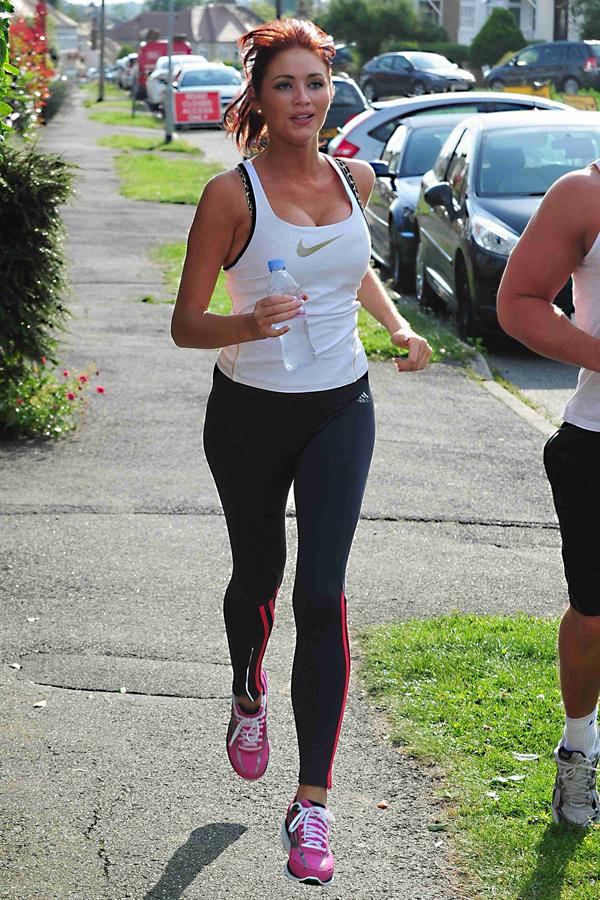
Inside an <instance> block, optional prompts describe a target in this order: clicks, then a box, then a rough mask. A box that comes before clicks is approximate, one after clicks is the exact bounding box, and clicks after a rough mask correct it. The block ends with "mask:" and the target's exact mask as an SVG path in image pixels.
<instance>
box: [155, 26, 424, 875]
mask: <svg viewBox="0 0 600 900" xmlns="http://www.w3.org/2000/svg"><path fill="white" fill-rule="evenodd" d="M240 47H241V51H242V58H243V62H244V69H245V74H246V87H245V90H244V92H243V94H242V95H241V96H240V97H239V98H238V100H237V101H235V102H234V103H233V104H232V105H231V106H230V107H229V109H228V110H227V113H226V116H225V125H226V128H227V129H228V130H229V131H230V132H231V133H232V134H233V135H234V136H235V139H236V141H237V145H238V147H239V148H240V150H241V151H243V152H244V154H245V155H247V156H248V155H250V154H251V153H252V152H253V151H254V150H256V149H260V148H262V152H260V153H258V155H256V156H255V157H254V158H253V159H252V161H250V160H247V161H246V162H244V163H243V164H241V165H240V166H238V167H237V168H236V169H234V170H232V171H229V172H225V173H223V174H221V175H218V176H217V177H216V178H213V179H212V181H210V182H209V183H208V184H207V186H206V188H205V190H204V192H203V194H202V198H201V200H200V203H199V205H198V209H197V212H196V216H195V219H194V223H193V225H192V228H191V231H190V235H189V239H188V252H187V256H186V261H185V266H184V270H183V275H182V279H181V286H180V289H179V296H178V298H177V304H176V307H175V312H174V315H173V324H172V334H173V339H174V341H175V343H176V344H178V345H179V346H181V347H198V348H217V347H220V348H221V350H220V352H219V354H218V357H217V364H216V367H215V372H214V380H213V386H212V391H211V394H210V397H209V400H208V405H207V410H206V421H205V427H204V447H205V451H206V457H207V460H208V463H209V466H210V468H211V471H212V474H213V477H214V479H215V482H216V485H217V489H218V491H219V496H220V498H221V502H222V504H223V510H224V512H225V517H226V520H227V527H228V531H229V538H230V542H231V550H232V556H233V573H232V576H231V581H230V582H229V585H228V587H227V591H226V593H225V601H224V615H225V625H226V630H227V638H228V642H229V650H230V654H231V662H232V668H233V697H232V704H231V720H230V724H229V729H228V732H227V752H228V755H229V759H230V762H231V765H232V766H233V768H234V770H235V771H236V772H237V774H238V775H240V776H241V777H242V778H246V779H256V778H260V777H261V776H262V775H263V774H264V772H265V769H266V767H267V762H268V758H269V742H268V738H267V718H266V717H267V690H268V683H267V676H266V673H265V670H264V668H263V657H264V653H265V649H266V646H267V642H268V640H269V635H270V633H271V629H272V627H273V617H274V613H275V599H276V597H277V591H278V590H279V586H280V584H281V580H282V578H283V570H284V565H285V557H286V547H285V509H286V501H287V497H288V492H289V489H290V487H291V485H292V484H293V485H294V494H295V503H296V520H297V528H298V557H297V564H296V578H295V583H294V591H293V608H294V616H295V622H296V629H297V640H296V650H295V655H294V664H293V672H292V703H293V708H294V716H295V721H296V730H297V736H298V744H299V754H300V776H299V786H298V789H297V791H296V793H295V796H294V799H293V800H292V802H291V803H290V805H289V807H288V810H287V813H286V816H285V819H284V822H283V825H282V839H283V843H284V847H285V848H286V850H288V851H289V860H288V862H287V864H286V867H285V872H286V874H287V875H288V877H290V878H292V879H295V880H298V881H308V882H313V883H319V884H327V883H329V882H330V881H331V879H332V877H333V856H332V854H331V852H330V850H329V824H330V823H331V822H332V821H333V817H332V815H331V814H330V812H329V810H328V808H327V790H328V788H330V787H331V772H332V766H333V758H334V755H335V751H336V747H337V743H338V738H339V734H340V728H341V724H342V716H343V712H344V706H345V701H346V694H347V690H348V681H349V677H350V651H349V646H348V632H347V625H346V595H345V587H344V579H345V573H346V563H347V560H348V555H349V552H350V547H351V544H352V539H353V536H354V531H355V529H356V524H357V522H358V518H359V513H360V506H361V502H362V497H363V493H364V489H365V484H366V480H367V474H368V471H369V465H370V462H371V455H372V451H373V441H374V436H375V426H374V412H373V400H372V396H371V391H370V388H369V381H368V375H367V359H366V356H365V352H364V350H363V347H362V344H361V342H360V339H359V337H358V332H357V314H358V309H359V306H360V305H361V304H362V306H364V307H365V309H367V310H369V312H371V313H372V314H373V316H375V318H376V319H377V320H378V321H379V322H381V324H382V325H384V326H385V327H386V328H387V329H388V331H389V333H390V338H391V341H392V343H393V344H395V345H396V346H397V347H400V348H407V349H408V351H409V353H408V357H406V358H402V359H397V360H395V362H396V366H397V368H398V370H399V371H408V370H414V369H422V368H424V367H425V366H426V365H427V363H428V361H429V358H430V355H431V349H430V347H429V345H428V344H427V342H426V341H425V340H424V339H423V338H421V337H419V336H418V335H416V334H415V333H414V332H413V331H412V330H411V328H410V326H409V324H408V323H407V322H406V321H405V319H403V318H402V316H400V315H399V314H398V312H397V311H396V309H395V307H394V305H393V304H392V303H391V302H390V300H389V299H388V297H387V294H386V293H385V291H384V289H383V288H382V286H381V284H380V283H379V281H378V279H377V277H376V276H375V274H374V273H373V271H372V269H371V268H370V266H369V259H370V240H369V231H368V228H367V225H366V222H365V219H364V215H363V212H362V207H361V203H362V204H363V205H364V203H365V202H366V201H367V199H368V196H369V193H370V191H371V188H372V186H373V177H374V176H373V173H372V170H371V167H370V166H369V165H368V164H367V163H363V162H355V163H350V164H348V166H347V167H344V166H343V165H342V164H341V163H339V162H337V161H335V160H334V159H332V158H330V157H327V156H324V155H322V154H320V153H319V150H318V135H319V130H320V128H321V127H322V125H323V121H324V119H325V116H326V114H327V110H328V107H329V103H330V100H331V96H332V82H331V59H332V57H333V55H334V49H333V42H332V39H331V37H329V36H328V35H325V34H324V33H323V32H322V31H321V30H320V29H319V28H318V27H317V26H316V25H314V24H313V23H311V22H307V21H300V20H294V19H285V20H281V21H275V22H269V23H266V24H264V25H261V26H260V27H258V28H256V29H254V30H253V31H251V32H249V33H248V34H246V35H244V36H243V37H242V38H241V39H240ZM273 257H278V258H283V259H284V260H285V263H286V265H287V269H288V270H289V272H290V274H291V275H292V276H293V277H294V279H295V280H296V282H297V283H298V284H299V285H300V286H301V290H302V292H303V293H302V296H301V297H298V296H292V295H275V296H268V293H269V289H268V285H269V271H268V267H267V262H268V261H269V260H271V259H272V258H273ZM221 268H223V269H224V270H225V273H226V283H227V289H228V292H229V294H230V296H231V301H232V306H233V315H225V316H223V315H216V314H212V313H210V312H209V311H208V310H209V304H210V300H211V296H212V293H213V290H214V287H215V282H216V280H217V276H218V274H219V270H220V269H221ZM304 314H305V316H306V321H307V323H308V331H309V336H310V341H311V343H312V345H313V348H314V350H315V354H316V355H315V359H314V361H313V362H311V363H310V364H308V365H305V366H303V367H301V368H296V369H292V370H291V371H290V370H288V368H286V366H285V365H284V360H283V355H282V342H281V335H283V334H285V333H287V332H288V330H289V329H288V326H287V325H286V324H285V323H286V322H289V321H290V320H291V319H292V318H294V317H295V316H298V315H304Z"/></svg>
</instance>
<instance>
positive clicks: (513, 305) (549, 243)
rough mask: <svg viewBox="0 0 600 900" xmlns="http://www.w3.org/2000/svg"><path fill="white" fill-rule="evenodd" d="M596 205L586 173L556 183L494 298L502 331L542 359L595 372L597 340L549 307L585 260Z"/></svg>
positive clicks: (599, 360)
mask: <svg viewBox="0 0 600 900" xmlns="http://www.w3.org/2000/svg"><path fill="white" fill-rule="evenodd" d="M599 199H600V182H599V180H598V176H597V175H596V174H595V173H592V172H591V171H590V170H587V171H586V170H584V171H581V172H573V173H571V174H570V175H566V176H564V178H561V179H560V180H559V181H557V182H556V184H554V185H553V186H552V187H551V188H550V190H549V191H548V193H547V194H546V196H545V197H544V199H543V200H542V203H541V204H540V207H539V209H538V211H537V213H536V214H535V215H534V216H533V218H532V219H531V221H530V222H529V225H528V226H527V228H526V229H525V231H524V232H523V235H522V236H521V238H520V239H519V241H518V243H517V245H516V247H515V248H514V250H513V251H512V253H511V255H510V259H509V261H508V265H507V266H506V269H505V271H504V276H503V278H502V282H501V284H500V290H499V292H498V321H499V322H500V325H501V326H502V328H503V329H504V331H506V332H507V333H508V334H510V335H512V337H514V338H516V339H517V340H518V341H521V343H523V344H525V345H526V346H527V347H529V348H530V349H531V350H535V351H536V353H540V354H541V355H542V356H549V357H550V358H551V359H558V360H560V361H561V362H566V363H572V364H573V365H576V366H583V367H585V368H586V369H592V370H593V371H595V372H600V339H598V338H594V337H592V336H591V335H589V334H587V333H586V332H585V331H582V330H581V329H580V328H577V327H576V326H575V325H573V324H572V323H571V322H570V321H569V319H568V318H567V316H565V315H564V313H563V312H562V311H561V310H560V309H558V307H556V306H554V305H553V301H554V299H555V297H556V295H557V294H558V292H559V291H560V289H561V288H562V286H563V285H564V284H565V282H566V281H567V279H568V278H569V276H570V275H571V274H572V272H573V271H574V270H575V269H576V268H577V266H578V265H579V263H580V262H581V261H582V259H583V257H584V256H585V253H586V238H587V236H588V234H589V232H590V222H593V221H594V219H595V221H597V220H598V213H597V208H598V200H599ZM592 230H593V229H592ZM599 288H600V285H599Z"/></svg>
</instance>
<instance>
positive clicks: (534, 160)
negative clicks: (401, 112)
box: [415, 110, 600, 337]
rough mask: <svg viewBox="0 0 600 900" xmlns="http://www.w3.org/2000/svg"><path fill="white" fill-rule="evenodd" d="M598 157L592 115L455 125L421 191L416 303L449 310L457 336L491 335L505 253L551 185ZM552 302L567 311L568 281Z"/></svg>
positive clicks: (597, 119) (598, 123) (476, 119)
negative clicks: (417, 301) (451, 313)
mask: <svg viewBox="0 0 600 900" xmlns="http://www.w3.org/2000/svg"><path fill="white" fill-rule="evenodd" d="M599 157H600V113H594V112H578V111H574V110H573V111H571V112H570V113H566V112H565V113H562V114H561V115H559V116H557V115H556V114H555V113H551V112H539V113H537V114H536V115H535V116H533V115H529V114H527V113H524V112H516V113H497V114H496V115H494V116H481V115H478V116H472V117H471V118H469V119H466V120H465V121H463V122H461V123H460V124H459V125H457V126H456V128H455V129H454V130H453V131H452V133H451V134H450V136H449V137H448V140H447V141H446V143H445V144H444V146H443V148H442V150H441V152H440V155H439V156H438V158H437V160H436V162H435V164H434V166H433V169H430V170H429V171H428V172H426V173H425V175H424V176H423V181H422V184H421V192H420V194H419V200H418V203H417V210H416V217H417V254H416V261H415V290H416V294H417V299H418V300H419V302H420V303H421V304H423V305H429V306H436V305H440V304H443V305H445V306H447V307H448V308H450V309H451V310H453V311H454V313H455V315H456V319H457V323H458V327H459V333H460V335H461V337H467V336H469V335H476V334H480V333H483V334H486V333H494V332H497V331H498V328H499V326H498V320H497V317H496V294H497V292H498V286H499V284H500V279H501V277H502V273H503V272H504V267H505V266H506V261H507V259H508V256H509V254H510V252H511V250H512V248H513V247H514V246H515V244H516V242H517V240H518V238H519V236H520V235H521V234H522V232H523V231H524V229H525V226H526V225H527V223H528V222H529V220H530V218H531V216H532V215H533V214H534V213H535V211H536V210H537V208H538V206H539V205H540V202H541V199H542V197H543V196H544V194H545V193H546V191H547V190H548V189H549V188H550V187H551V186H552V185H553V184H554V182H555V181H556V180H557V179H558V178H560V177H561V176H562V175H565V174H566V173H567V172H571V171H573V170H574V169H581V168H583V167H585V166H586V165H588V164H589V163H590V162H592V161H593V160H594V159H598V158H599ZM555 302H556V303H557V305H559V306H561V307H562V308H563V309H564V310H565V311H570V310H571V309H572V299H571V288H570V284H567V285H565V286H564V287H563V288H562V289H561V291H560V292H559V295H558V297H557V298H556V301H555Z"/></svg>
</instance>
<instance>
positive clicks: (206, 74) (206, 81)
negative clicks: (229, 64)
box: [180, 66, 241, 87]
mask: <svg viewBox="0 0 600 900" xmlns="http://www.w3.org/2000/svg"><path fill="white" fill-rule="evenodd" d="M240 82H241V77H240V75H239V74H238V73H237V72H236V71H235V70H234V71H228V70H227V69H225V68H223V69H220V68H219V69H211V68H209V67H208V66H207V67H206V68H203V69H193V70H191V71H188V72H185V71H184V73H183V75H182V77H181V81H180V87H208V86H209V85H213V84H214V85H219V84H222V85H227V84H240Z"/></svg>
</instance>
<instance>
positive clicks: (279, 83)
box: [254, 47, 332, 144]
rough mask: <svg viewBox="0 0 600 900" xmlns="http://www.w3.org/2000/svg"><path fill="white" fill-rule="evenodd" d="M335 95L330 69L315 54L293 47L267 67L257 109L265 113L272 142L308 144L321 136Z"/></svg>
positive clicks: (256, 102)
mask: <svg viewBox="0 0 600 900" xmlns="http://www.w3.org/2000/svg"><path fill="white" fill-rule="evenodd" d="M331 94H332V89H331V79H330V77H329V69H328V66H327V65H326V64H325V63H324V62H323V61H322V60H321V59H320V57H319V56H317V55H316V54H315V53H313V52H312V51H311V50H305V49H304V48H303V47H292V48H291V49H289V50H282V51H281V53H278V54H277V56H275V57H274V58H273V59H272V60H271V62H270V63H269V65H268V66H267V68H266V70H265V77H264V78H263V82H262V85H261V88H260V96H259V97H258V98H257V99H256V100H255V102H254V106H255V107H256V108H258V109H261V110H262V115H263V116H264V118H265V120H266V123H267V126H268V129H269V137H270V139H271V140H272V139H273V138H274V137H275V136H277V137H280V138H282V139H283V140H287V141H289V142H291V143H293V144H304V143H306V142H307V141H309V140H310V139H312V138H313V137H315V136H316V135H318V133H319V131H320V129H321V127H322V125H323V122H324V121H325V116H326V115H327V110H328V109H329V103H330V101H331Z"/></svg>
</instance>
